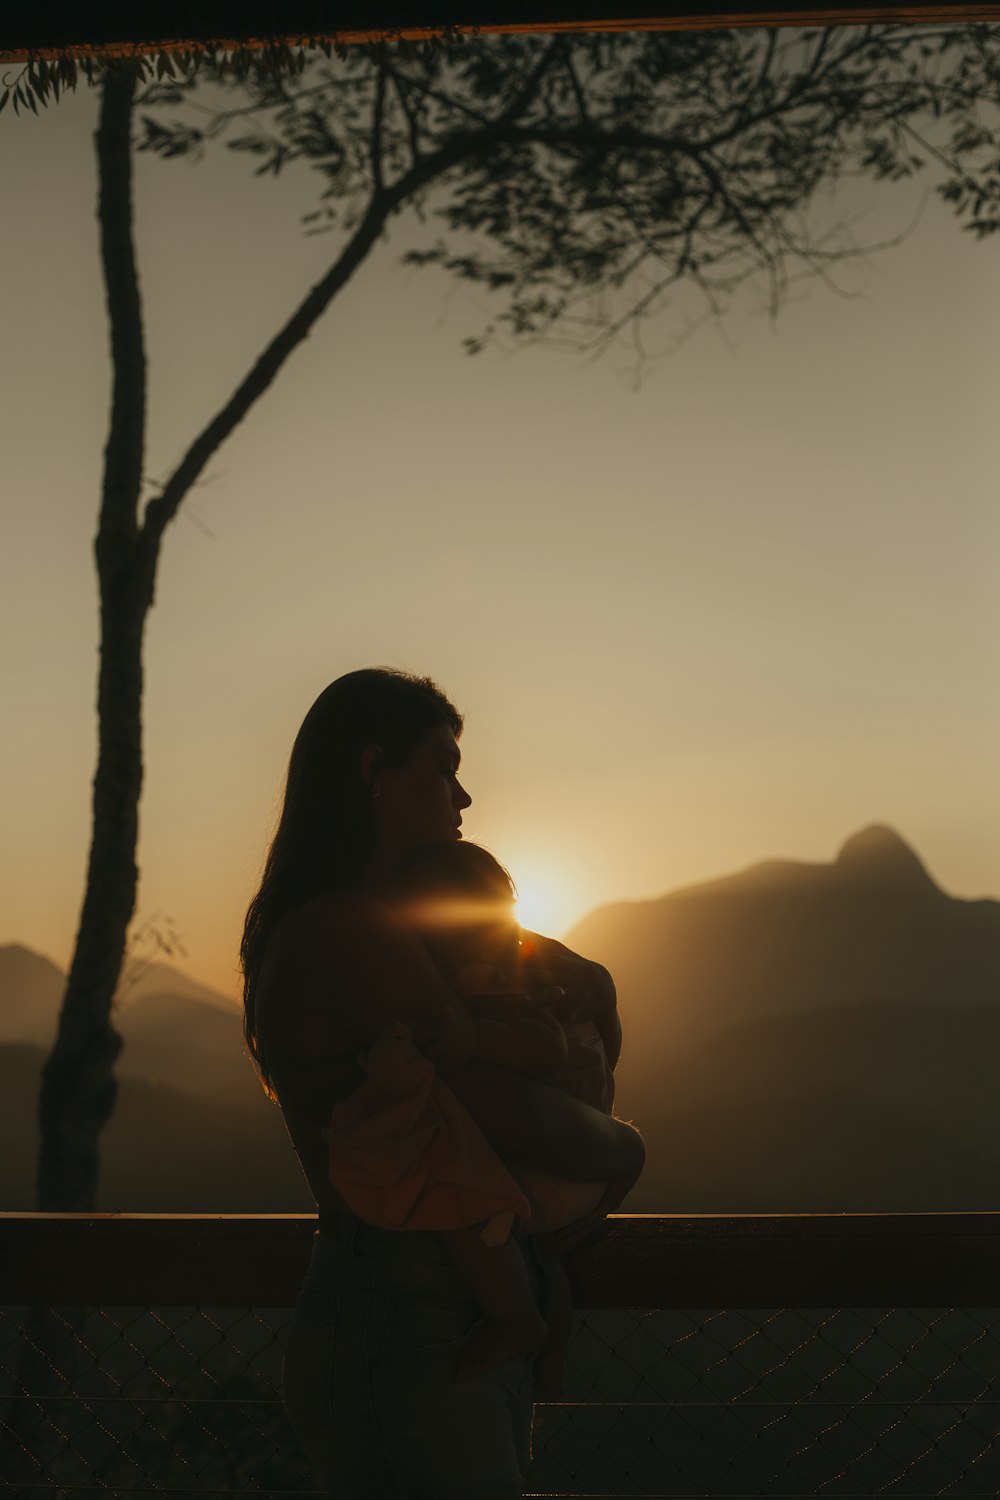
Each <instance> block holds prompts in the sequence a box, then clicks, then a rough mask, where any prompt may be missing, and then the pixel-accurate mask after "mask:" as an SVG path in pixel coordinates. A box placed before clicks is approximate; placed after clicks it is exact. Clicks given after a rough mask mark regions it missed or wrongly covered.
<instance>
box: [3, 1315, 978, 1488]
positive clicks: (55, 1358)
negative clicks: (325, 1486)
mask: <svg viewBox="0 0 1000 1500" xmlns="http://www.w3.org/2000/svg"><path fill="white" fill-rule="evenodd" d="M290 1319H291V1312H290V1310H289V1309H287V1308H277V1309H276V1308H250V1309H239V1308H236V1309H234V1308H152V1307H143V1308H135V1307H128V1308H127V1307H102V1308H87V1309H80V1308H77V1309H74V1308H47V1309H25V1308H10V1307H8V1308H4V1309H0V1475H2V1476H3V1477H2V1480H0V1494H2V1493H8V1494H9V1493H11V1492H13V1493H14V1494H16V1495H18V1496H24V1500H31V1497H33V1496H39V1497H41V1496H44V1495H48V1496H55V1495H59V1496H82V1495H103V1496H109V1495H122V1496H126V1495H127V1496H138V1495H149V1494H171V1493H173V1494H178V1493H180V1494H184V1495H202V1496H207V1495H212V1494H216V1495H219V1494H227V1495H231V1494H234V1493H240V1492H247V1491H249V1492H253V1493H257V1494H261V1493H264V1494H269V1495H274V1496H279V1495H308V1494H317V1493H320V1491H319V1490H318V1488H317V1480H316V1478H315V1476H314V1474H313V1473H312V1471H311V1469H310V1467H309V1465H308V1464H307V1462H306V1460H305V1459H304V1457H303V1455H302V1453H301V1452H300V1450H299V1448H298V1445H297V1443H296V1440H295V1438H294V1436H293V1434H292V1432H291V1430H290V1429H289V1427H288V1424H287V1422H286V1420H285V1416H284V1412H283V1410H282V1406H281V1400H280V1385H281V1354H282V1345H283V1339H284V1336H285V1333H286V1331H287V1328H288V1325H289V1322H290ZM995 1319H997V1315H996V1314H995V1312H993V1311H980V1310H976V1309H969V1308H942V1309H921V1310H912V1309H911V1310H908V1309H901V1308H891V1309H885V1310H884V1311H872V1310H871V1309H866V1310H865V1311H863V1312H861V1311H856V1310H851V1309H847V1308H839V1309H831V1310H828V1311H815V1310H810V1311H802V1310H795V1309H783V1310H776V1311H773V1312H761V1311H754V1312H739V1311H713V1310H706V1311H704V1312H688V1311H685V1312H679V1311H670V1310H657V1311H643V1310H641V1309H617V1310H613V1311H591V1312H587V1313H584V1314H581V1315H578V1317H577V1319H576V1323H575V1332H574V1337H573V1341H572V1344H571V1347H570V1355H569V1369H568V1376H567V1383H566V1390H565V1393H564V1398H563V1400H562V1401H561V1402H560V1403H559V1404H558V1405H551V1406H544V1407H539V1408H538V1409H537V1414H536V1440H535V1462H534V1463H533V1465H532V1471H531V1473H530V1475H529V1479H528V1485H527V1493H528V1494H529V1495H539V1496H540V1495H567V1496H568V1495H576V1496H583V1495H587V1496H607V1497H610V1496H626V1495H628V1496H633V1495H634V1496H647V1497H652V1496H671V1497H678V1500H680V1497H684V1496H691V1497H693V1496H716V1497H724V1496H730V1497H736V1496H739V1497H743V1496H783V1497H793V1496H820V1495H822V1496H830V1497H834V1496H836V1497H842V1500H846V1497H855V1496H875V1495H888V1496H907V1497H909V1496H930V1495H948V1496H955V1497H969V1500H971V1497H973V1496H978V1497H986V1496H990V1497H996V1496H997V1495H1000V1449H998V1437H1000V1400H998V1399H997V1398H996V1397H995V1395H994V1389H993V1387H994V1378H995V1375H996V1374H997V1373H998V1372H1000V1337H998V1332H1000V1319H997V1321H995Z"/></svg>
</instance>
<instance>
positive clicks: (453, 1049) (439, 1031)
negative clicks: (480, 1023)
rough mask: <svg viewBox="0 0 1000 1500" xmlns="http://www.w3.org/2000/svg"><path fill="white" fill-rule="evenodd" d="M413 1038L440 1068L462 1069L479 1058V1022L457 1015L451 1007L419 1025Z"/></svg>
mask: <svg viewBox="0 0 1000 1500" xmlns="http://www.w3.org/2000/svg"><path fill="white" fill-rule="evenodd" d="M413 1037H414V1041H415V1042H416V1044H417V1046H418V1047H419V1048H420V1050H421V1052H422V1053H423V1054H424V1056H425V1057H426V1058H428V1059H429V1060H430V1061H431V1062H432V1063H434V1065H435V1066H436V1067H440V1068H460V1067H461V1066H462V1064H463V1063H467V1062H472V1060H473V1059H474V1058H475V1057H477V1056H478V1054H479V1039H478V1033H477V1030H476V1023H475V1021H473V1020H471V1019H470V1018H469V1017H468V1016H459V1015H456V1013H455V1011H454V1010H453V1009H452V1008H451V1006H450V1005H449V1006H445V1007H444V1008H443V1009H441V1010H436V1011H434V1012H433V1014H431V1015H429V1016H425V1017H424V1019H423V1020H421V1021H419V1022H418V1023H416V1024H415V1025H414V1027H413Z"/></svg>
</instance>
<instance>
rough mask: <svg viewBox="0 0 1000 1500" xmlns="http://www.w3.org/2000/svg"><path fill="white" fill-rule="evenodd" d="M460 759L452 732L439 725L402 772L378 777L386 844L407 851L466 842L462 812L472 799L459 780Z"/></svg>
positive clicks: (386, 771)
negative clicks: (431, 845) (419, 845)
mask: <svg viewBox="0 0 1000 1500" xmlns="http://www.w3.org/2000/svg"><path fill="white" fill-rule="evenodd" d="M461 758H462V756H461V751H460V750H459V748H458V742H457V741H456V739H455V736H454V734H453V733H452V730H451V726H450V725H448V724H437V725H435V727H434V728H433V729H428V730H427V732H426V733H425V734H424V735H422V736H421V738H420V739H419V740H418V741H417V743H416V744H415V745H414V747H413V749H412V750H411V751H410V753H409V755H408V756H407V758H406V760H405V761H404V762H403V764H402V765H401V766H386V767H383V768H382V769H381V770H379V771H378V772H377V773H376V776H375V786H376V787H377V789H378V796H377V797H376V799H375V801H374V803H373V806H374V809H375V816H376V819H377V822H378V829H379V835H380V841H381V842H382V843H383V844H391V845H393V846H394V847H396V848H406V847H408V846H410V845H413V846H416V845H418V844H436V843H447V842H448V841H449V840H452V839H460V838H461V837H462V835H461V833H460V832H459V830H460V828H461V824H462V811H463V809H464V808H466V807H468V806H469V804H470V803H471V801H472V798H471V797H470V796H469V794H468V792H467V791H466V790H465V788H464V787H463V786H462V784H461V783H460V781H459V780H458V766H459V761H460V760H461Z"/></svg>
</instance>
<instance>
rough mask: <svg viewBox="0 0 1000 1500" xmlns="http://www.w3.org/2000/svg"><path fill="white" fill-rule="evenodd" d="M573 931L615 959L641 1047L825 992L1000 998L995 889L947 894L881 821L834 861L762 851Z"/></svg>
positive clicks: (827, 999) (688, 1040)
mask: <svg viewBox="0 0 1000 1500" xmlns="http://www.w3.org/2000/svg"><path fill="white" fill-rule="evenodd" d="M567 942H568V943H569V945H570V946H571V947H573V948H576V949H578V950H579V951H580V952H582V953H586V954H587V955H588V956H590V957H592V958H596V959H598V960H599V961H600V962H601V963H603V964H606V965H607V967H608V968H609V969H610V970H611V972H612V974H613V975H614V976H615V981H616V983H617V985H618V991H619V996H620V1000H621V1006H622V1012H623V1019H624V1024H625V1025H626V1026H628V1028H629V1029H630V1030H631V1031H632V1033H633V1034H634V1035H638V1034H641V1036H642V1049H641V1050H642V1052H643V1053H644V1054H645V1055H647V1057H648V1056H649V1054H650V1053H653V1054H657V1055H658V1054H659V1052H660V1049H661V1048H665V1047H670V1048H675V1047H677V1046H678V1045H684V1046H689V1045H695V1044H698V1043H700V1042H702V1041H704V1040H705V1039H706V1038H707V1037H708V1036H710V1035H712V1034H714V1033H717V1032H719V1031H722V1030H727V1029H729V1028H730V1027H732V1026H734V1025H739V1024H741V1023H744V1022H747V1021H751V1020H755V1019H758V1018H761V1017H764V1016H771V1015H776V1014H795V1013H798V1012H801V1011H815V1010H817V1009H820V1008H823V1007H826V1006H831V1005H832V1006H842V1005H845V1004H855V1003H857V1002H859V1001H865V1000H873V1001H879V1002H882V1001H887V1000H905V1001H916V1000H921V1001H927V1002H930V1003H939V1004H944V1003H946V1002H947V1003H949V1004H954V1003H956V1002H959V1001H961V1002H967V1003H989V1002H992V1001H998V1000H1000V902H997V901H992V900H983V901H961V900H956V899H954V898H953V897H950V896H947V895H945V893H944V892H943V891H942V890H940V889H939V887H938V886H936V885H935V884H934V882H933V880H932V879H931V878H930V876H929V875H928V874H927V871H926V870H925V869H924V867H923V865H922V864H921V862H920V860H919V859H918V858H917V856H916V855H915V854H914V853H913V851H912V850H911V849H910V848H909V847H908V845H907V844H905V843H904V842H903V840H902V839H901V838H900V837H899V836H898V834H895V833H893V831H892V830H891V829H888V828H883V827H878V826H876V827H872V828H867V829H865V830H864V831H863V832H862V833H859V834H856V835H855V836H854V837H853V838H851V839H849V840H848V841H847V843H846V844H845V845H844V847H843V849H842V850H841V851H840V854H839V855H838V856H837V858H836V860H835V861H834V862H833V863H832V864H828V865H810V864H798V863H794V862H792V861H788V860H767V861H765V862H763V863H762V864H758V865H753V866H752V867H751V868H750V869H749V870H746V871H744V872H743V873H741V874H739V875H731V876H728V877H726V878H724V879H721V880H713V881H710V882H708V883H707V884H704V885H697V886H689V887H685V888H683V889H681V890H678V891H675V892H673V893H672V894H671V895H668V896H663V897H661V898H660V899H659V900H654V901H639V902H629V903H627V904H620V905H615V906H606V907H601V908H599V909H598V910H597V911H595V912H593V913H592V914H591V915H590V916H588V917H586V918H585V919H584V920H583V921H582V922H581V923H580V924H579V925H578V926H577V927H576V928H575V929H574V930H573V932H572V933H571V934H570V935H569V936H568V938H567ZM650 1061H652V1059H650Z"/></svg>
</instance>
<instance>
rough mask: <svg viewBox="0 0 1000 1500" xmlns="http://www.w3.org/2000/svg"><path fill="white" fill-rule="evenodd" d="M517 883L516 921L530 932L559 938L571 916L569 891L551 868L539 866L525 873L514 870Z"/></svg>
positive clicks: (572, 914)
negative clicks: (545, 868)
mask: <svg viewBox="0 0 1000 1500" xmlns="http://www.w3.org/2000/svg"><path fill="white" fill-rule="evenodd" d="M513 873H514V883H515V885H516V886H517V920H518V921H519V922H520V924H521V926H522V927H527V928H528V929H529V930H530V931H531V932H541V933H544V934H545V935H546V936H547V937H559V936H560V935H561V934H562V933H563V932H564V931H565V930H566V928H567V927H568V926H569V925H570V923H571V922H572V921H573V918H574V906H573V900H572V892H571V891H569V890H568V889H567V886H566V884H565V882H564V881H563V880H562V879H560V877H559V876H558V875H557V874H556V873H555V872H554V871H551V870H543V869H540V868H538V867H535V868H533V869H528V870H526V871H525V872H524V874H523V875H522V874H519V873H517V871H516V870H515V871H514V872H513Z"/></svg>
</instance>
